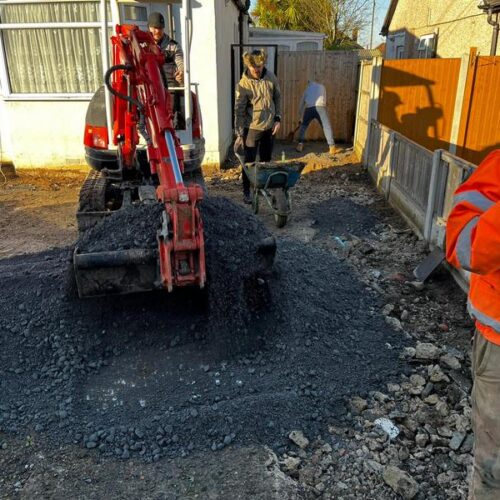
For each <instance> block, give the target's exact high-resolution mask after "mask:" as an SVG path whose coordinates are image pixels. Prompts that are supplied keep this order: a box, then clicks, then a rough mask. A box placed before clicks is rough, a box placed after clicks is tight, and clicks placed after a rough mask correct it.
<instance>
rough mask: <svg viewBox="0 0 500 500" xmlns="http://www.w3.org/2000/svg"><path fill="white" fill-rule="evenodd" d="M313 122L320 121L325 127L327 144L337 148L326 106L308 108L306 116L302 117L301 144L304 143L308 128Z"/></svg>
mask: <svg viewBox="0 0 500 500" xmlns="http://www.w3.org/2000/svg"><path fill="white" fill-rule="evenodd" d="M313 120H318V121H319V123H320V124H321V126H322V127H323V133H324V134H325V137H326V142H328V145H329V146H335V141H334V140H333V132H332V126H331V125H330V120H329V119H328V113H327V112H326V108H325V107H324V106H312V107H311V108H306V109H305V111H304V116H303V117H302V125H301V126H300V130H299V142H304V137H305V135H306V130H307V127H309V124H310V123H311V122H312V121H313Z"/></svg>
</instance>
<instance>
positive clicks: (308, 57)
mask: <svg viewBox="0 0 500 500" xmlns="http://www.w3.org/2000/svg"><path fill="white" fill-rule="evenodd" d="M358 62H359V56H358V54H357V53H356V52H355V51H302V52H280V53H279V57H278V79H279V82H280V87H281V93H282V96H281V100H282V109H283V117H282V124H281V130H280V133H279V135H278V137H279V138H280V139H284V138H286V137H287V136H288V134H289V133H290V132H291V131H292V130H294V129H295V128H296V127H297V124H298V120H299V116H298V113H299V104H300V99H301V97H302V94H303V93H304V90H305V88H306V86H307V81H308V80H309V79H311V80H315V81H317V82H319V83H322V84H323V85H324V86H325V88H326V95H327V111H328V116H329V117H330V121H331V124H332V128H333V135H334V137H335V139H336V140H337V139H338V140H340V141H346V142H351V141H352V138H353V133H354V121H355V112H356V87H357V84H358V80H357V76H358ZM323 138H324V136H323V132H322V130H321V127H320V126H319V125H318V124H317V123H314V124H312V125H311V126H310V127H309V129H308V131H307V135H306V139H308V140H318V139H323Z"/></svg>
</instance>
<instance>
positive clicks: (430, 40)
mask: <svg viewBox="0 0 500 500" xmlns="http://www.w3.org/2000/svg"><path fill="white" fill-rule="evenodd" d="M436 41H437V34H436V33H429V34H427V35H422V36H420V37H418V45H417V55H418V58H419V59H432V58H434V57H435V56H436ZM421 46H422V48H420V47H421Z"/></svg>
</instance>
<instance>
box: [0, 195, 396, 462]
mask: <svg viewBox="0 0 500 500" xmlns="http://www.w3.org/2000/svg"><path fill="white" fill-rule="evenodd" d="M202 210H203V219H204V223H205V231H206V245H207V266H208V269H209V273H210V276H209V277H210V286H209V290H208V294H205V295H204V294H202V293H195V292H194V291H193V290H180V291H178V292H176V293H174V294H171V295H167V294H165V293H150V294H142V295H133V296H120V297H107V298H105V299H103V298H99V299H96V300H92V299H91V300H78V299H76V298H74V296H72V295H68V293H67V291H66V287H67V276H66V273H67V268H68V264H69V260H70V252H69V251H68V250H53V251H50V252H44V253H41V254H35V255H29V256H20V257H15V258H11V259H5V260H0V280H1V282H2V288H3V293H2V295H1V297H0V311H1V315H0V332H1V334H0V432H10V433H21V434H22V435H27V434H35V435H36V433H44V434H45V435H46V436H47V437H49V438H50V439H51V440H52V441H53V443H54V446H58V445H60V444H63V443H68V442H74V443H78V444H80V445H82V446H85V447H87V448H96V449H98V450H99V451H100V452H101V453H103V454H104V455H107V456H115V457H121V458H127V457H130V456H142V457H143V458H144V459H145V460H146V461H151V460H158V459H159V458H161V457H162V456H175V455H185V454H188V453H190V452H191V451H192V450H197V449H207V448H208V449H212V450H217V449H220V448H223V447H225V446H228V445H231V444H232V443H237V444H247V443H255V442H257V443H262V444H266V445H269V446H271V447H273V448H274V449H276V450H277V451H280V452H283V451H284V450H285V449H286V448H287V446H289V441H288V438H287V436H288V433H289V432H290V431H291V430H293V429H300V430H302V431H303V432H304V433H305V434H306V436H308V437H314V436H316V435H317V434H321V433H325V432H326V429H327V426H328V424H329V423H331V422H332V421H333V420H335V419H336V418H338V416H339V415H340V414H341V413H342V411H343V408H344V404H343V398H344V397H345V396H346V395H348V394H350V393H352V392H353V391H355V392H356V393H357V394H360V393H363V391H368V390H370V389H373V388H379V387H380V384H381V383H382V382H381V381H382V380H384V379H385V378H387V377H388V376H389V375H390V374H391V373H395V372H398V373H399V372H400V370H401V366H400V361H399V360H398V352H399V349H398V347H399V345H400V342H401V340H400V336H399V335H398V334H396V333H395V332H393V331H392V330H391V329H390V327H389V326H388V325H387V324H386V323H385V321H384V319H383V317H381V316H380V315H379V313H378V312H377V311H378V310H379V308H380V305H381V304H379V302H378V299H377V297H375V296H373V295H371V294H370V293H369V292H367V291H366V290H365V289H364V287H363V285H362V284H361V283H360V282H359V281H358V280H357V278H356V276H355V275H354V274H353V272H352V270H350V269H349V267H348V266H347V265H345V264H344V263H343V262H340V261H338V260H337V259H336V258H335V257H334V256H333V255H331V254H329V253H326V252H323V251H321V250H319V249H315V248H312V247H311V246H308V245H305V244H302V243H299V242H295V241H292V240H280V241H279V242H278V253H277V257H276V263H275V269H274V272H273V273H269V271H267V272H263V271H262V268H261V265H260V260H259V257H258V256H257V255H256V253H255V247H256V246H258V243H257V242H258V241H260V239H261V238H262V237H265V236H267V234H268V233H267V231H266V230H265V229H264V228H263V227H262V225H261V224H260V223H259V222H258V221H257V220H256V219H255V218H254V217H253V216H250V215H249V214H248V213H247V212H245V211H243V210H242V209H241V208H239V207H237V206H236V205H234V204H232V203H231V202H229V201H227V200H217V199H210V200H207V201H205V202H203V207H202ZM207 297H208V307H206V306H207V303H206V299H207Z"/></svg>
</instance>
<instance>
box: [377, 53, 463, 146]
mask: <svg viewBox="0 0 500 500" xmlns="http://www.w3.org/2000/svg"><path fill="white" fill-rule="evenodd" d="M459 73H460V59H399V60H390V61H384V64H383V67H382V78H381V84H380V86H381V91H380V104H379V108H378V121H379V122H380V123H382V124H383V125H385V126H387V127H389V128H391V129H392V130H395V131H396V132H399V133H401V134H403V135H405V136H406V137H408V138H409V139H411V140H413V141H415V142H416V143H418V144H420V145H421V146H424V147H425V148H427V149H430V150H431V151H432V150H434V149H448V148H449V146H450V136H451V129H452V124H453V113H454V108H455V100H456V94H457V82H458V77H459Z"/></svg>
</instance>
